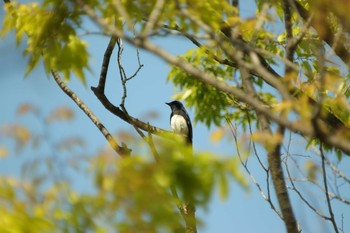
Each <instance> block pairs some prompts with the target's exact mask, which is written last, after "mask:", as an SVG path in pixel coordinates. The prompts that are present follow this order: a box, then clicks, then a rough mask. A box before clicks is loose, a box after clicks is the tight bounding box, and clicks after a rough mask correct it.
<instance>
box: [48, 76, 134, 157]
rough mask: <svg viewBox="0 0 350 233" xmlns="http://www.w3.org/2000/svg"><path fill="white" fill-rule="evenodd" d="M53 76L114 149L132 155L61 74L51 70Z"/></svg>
mask: <svg viewBox="0 0 350 233" xmlns="http://www.w3.org/2000/svg"><path fill="white" fill-rule="evenodd" d="M51 74H52V76H53V78H54V79H55V81H56V83H57V84H58V86H59V87H60V88H61V89H62V91H63V92H65V93H66V94H67V95H68V96H69V97H70V98H71V99H72V100H73V101H74V102H75V103H76V104H77V105H78V107H79V108H80V109H81V110H83V112H84V113H85V114H86V115H87V116H88V117H89V118H90V119H91V121H92V122H93V123H94V124H95V125H96V127H97V128H98V129H99V130H100V131H101V133H102V134H103V136H104V137H105V138H106V139H107V142H108V143H109V144H110V145H111V147H112V148H113V150H114V151H115V152H117V153H118V154H119V155H120V156H128V155H130V152H131V150H130V149H129V148H127V146H126V145H123V146H119V145H118V143H117V142H116V140H115V139H114V138H113V137H112V135H111V134H110V133H109V132H108V130H107V129H106V127H105V126H104V125H103V124H102V123H101V122H100V121H99V120H98V119H97V117H96V116H95V115H94V114H93V113H92V112H91V110H90V109H89V108H88V106H87V105H86V104H85V103H84V102H83V101H82V100H81V99H80V98H79V97H78V96H77V95H76V94H75V93H74V92H73V91H72V90H70V89H69V88H68V87H67V86H66V84H65V83H64V82H63V81H62V79H61V78H60V76H59V74H58V73H57V72H56V71H52V72H51Z"/></svg>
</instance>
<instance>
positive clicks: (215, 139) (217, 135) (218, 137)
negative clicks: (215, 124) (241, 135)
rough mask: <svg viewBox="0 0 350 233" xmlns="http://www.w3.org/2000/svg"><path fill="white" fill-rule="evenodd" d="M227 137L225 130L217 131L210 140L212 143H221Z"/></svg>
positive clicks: (219, 129)
mask: <svg viewBox="0 0 350 233" xmlns="http://www.w3.org/2000/svg"><path fill="white" fill-rule="evenodd" d="M224 135H225V130H224V129H223V128H218V129H216V130H215V131H214V132H213V133H211V135H210V140H211V141H212V142H219V141H220V140H221V139H222V138H223V137H224Z"/></svg>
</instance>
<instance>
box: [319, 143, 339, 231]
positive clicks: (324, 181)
mask: <svg viewBox="0 0 350 233" xmlns="http://www.w3.org/2000/svg"><path fill="white" fill-rule="evenodd" d="M320 152H321V159H322V174H323V184H324V190H325V195H326V200H327V206H328V211H329V215H330V219H329V221H331V223H332V225H333V228H334V231H335V232H336V233H339V230H338V226H337V223H336V221H335V219H334V213H333V210H332V204H331V200H330V198H329V195H328V184H327V174H326V166H325V160H324V158H325V156H324V153H323V148H322V144H320Z"/></svg>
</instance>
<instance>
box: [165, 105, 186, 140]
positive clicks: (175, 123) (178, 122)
mask: <svg viewBox="0 0 350 233" xmlns="http://www.w3.org/2000/svg"><path fill="white" fill-rule="evenodd" d="M166 104H167V105H169V106H170V108H171V115H170V125H171V128H172V130H173V131H174V132H175V133H177V134H179V135H182V136H183V137H184V138H185V139H186V142H187V143H188V144H192V124H191V119H190V117H189V116H188V113H187V111H186V109H185V107H184V106H183V104H182V103H181V102H179V101H177V100H175V101H172V102H170V103H166Z"/></svg>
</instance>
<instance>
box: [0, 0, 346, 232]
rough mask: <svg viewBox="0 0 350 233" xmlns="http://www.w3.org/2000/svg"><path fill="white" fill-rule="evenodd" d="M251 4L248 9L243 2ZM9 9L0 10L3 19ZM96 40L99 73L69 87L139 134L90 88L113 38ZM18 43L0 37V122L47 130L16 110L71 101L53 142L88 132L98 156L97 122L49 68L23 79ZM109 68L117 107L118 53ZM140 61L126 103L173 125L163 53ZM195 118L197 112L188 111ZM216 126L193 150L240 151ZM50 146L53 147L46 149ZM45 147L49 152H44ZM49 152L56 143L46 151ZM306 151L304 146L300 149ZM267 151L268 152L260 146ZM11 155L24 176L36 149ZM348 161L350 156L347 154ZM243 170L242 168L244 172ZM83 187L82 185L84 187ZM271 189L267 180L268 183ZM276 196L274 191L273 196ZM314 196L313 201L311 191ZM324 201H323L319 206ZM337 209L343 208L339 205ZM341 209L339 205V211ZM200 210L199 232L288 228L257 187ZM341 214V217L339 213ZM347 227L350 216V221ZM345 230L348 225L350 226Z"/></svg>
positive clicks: (5, 167) (14, 171)
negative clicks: (69, 114) (218, 137)
mask: <svg viewBox="0 0 350 233" xmlns="http://www.w3.org/2000/svg"><path fill="white" fill-rule="evenodd" d="M243 8H245V7H243ZM244 10H245V13H246V14H247V15H249V14H252V15H253V14H254V10H253V8H252V7H251V6H249V4H248V3H247V6H246V8H245V9H244ZM2 14H3V11H2V10H1V13H0V16H2ZM83 38H84V39H86V40H87V42H88V44H89V51H90V53H91V62H90V65H91V68H92V71H93V73H92V74H88V75H87V83H88V84H87V86H86V87H84V86H83V85H82V84H81V83H80V82H79V81H77V80H76V79H75V78H72V80H71V81H70V82H69V87H70V88H71V89H72V90H73V91H75V92H76V93H77V94H78V95H79V97H80V98H81V99H82V100H83V101H84V102H85V103H86V104H87V105H88V106H89V108H90V109H91V110H92V111H93V112H94V113H95V114H96V116H97V117H98V118H99V119H100V120H101V122H102V123H103V124H104V125H105V126H106V127H107V129H108V130H109V131H110V132H112V133H116V132H120V131H133V128H132V127H131V126H129V125H127V124H126V123H124V122H123V121H122V120H120V119H118V118H116V117H115V116H114V115H112V114H111V113H110V112H108V111H107V110H105V109H104V107H103V106H102V105H101V103H100V102H99V101H98V100H97V98H96V97H95V96H94V95H93V93H92V92H91V91H90V86H96V85H97V82H98V75H99V71H100V67H101V62H102V58H103V53H104V51H105V48H106V45H107V43H108V38H104V37H102V36H97V35H90V36H85V37H83ZM156 42H157V43H159V45H160V46H162V47H164V48H166V49H167V50H168V51H170V52H172V53H174V54H181V53H183V52H185V51H186V50H187V49H189V48H192V44H191V43H188V42H186V41H185V40H184V39H182V38H173V39H166V40H157V41H156ZM22 48H23V44H22V45H20V47H19V48H16V46H15V43H14V39H13V36H9V37H7V38H5V39H4V40H0V54H1V56H0V66H1V70H0V106H1V110H0V126H1V125H6V124H10V123H14V122H19V123H22V124H24V125H28V126H30V128H31V129H32V130H34V131H38V132H40V131H41V130H43V129H42V128H41V127H42V125H41V124H40V123H39V122H38V121H37V120H36V119H35V118H34V117H31V116H26V117H19V116H16V110H17V107H18V106H19V105H20V104H22V103H31V104H34V105H36V106H38V107H39V108H40V110H41V111H42V112H43V115H47V114H48V113H50V112H51V111H52V110H54V109H56V108H57V107H59V106H70V107H71V108H72V109H74V112H75V114H76V116H75V118H74V120H73V122H71V123H67V124H63V125H53V127H50V129H49V130H50V132H49V134H50V135H51V137H52V138H51V140H52V141H57V140H59V139H60V138H64V137H66V136H72V135H84V138H85V140H86V141H87V143H86V144H85V146H84V150H83V151H81V152H84V151H85V153H88V154H93V153H96V152H97V151H98V150H99V149H100V148H101V147H104V146H105V145H106V141H105V138H104V137H103V136H102V134H101V133H100V132H99V130H98V129H97V128H96V127H95V126H94V125H93V123H92V122H91V121H90V120H89V119H88V117H87V116H86V115H85V114H83V113H82V111H81V110H80V109H79V108H78V107H77V106H76V105H75V104H74V103H73V101H72V100H71V99H69V98H68V97H67V96H66V95H65V94H64V93H63V92H62V91H61V90H60V89H59V87H58V86H57V84H56V83H55V81H54V80H53V79H52V78H51V77H47V76H46V74H45V72H44V71H43V69H42V67H39V68H37V69H35V70H34V72H33V73H31V74H30V75H29V76H28V77H27V78H24V72H25V67H26V60H25V58H23V57H22V55H21V49H22ZM124 54H125V58H124V60H123V62H124V65H125V67H126V71H127V72H128V73H129V74H130V73H133V72H134V69H135V58H136V51H135V49H134V48H132V47H129V46H128V45H126V47H125V52H124ZM112 57H113V58H112V60H111V65H110V70H109V73H108V83H107V95H108V98H109V99H110V100H111V101H112V102H113V103H115V104H119V102H120V97H121V87H120V80H119V76H118V71H117V69H116V68H117V67H116V57H115V54H114V55H113V56H112ZM140 59H141V62H142V63H143V64H144V67H143V68H142V70H141V71H140V72H139V74H138V76H137V77H136V78H134V79H133V80H131V81H130V82H129V83H128V98H127V102H126V107H127V109H128V111H129V113H130V114H131V115H132V116H134V117H137V118H140V119H143V117H144V116H145V115H146V114H147V113H148V112H157V113H158V115H159V116H158V117H157V118H154V119H149V121H150V123H151V124H153V125H155V126H158V127H161V128H164V129H169V128H170V126H169V114H170V109H169V107H168V106H167V105H165V102H168V101H169V100H171V97H172V95H173V94H174V88H173V86H172V84H171V83H168V82H167V81H166V77H167V74H168V72H169V70H170V67H169V66H168V65H167V64H166V63H164V62H163V61H162V60H160V59H159V58H157V57H155V56H153V55H152V54H150V53H148V52H146V51H142V50H141V51H140ZM188 111H189V114H190V116H191V117H192V118H193V113H192V111H191V109H188ZM210 134H211V130H208V129H207V128H206V127H205V126H204V125H202V124H196V125H195V126H194V148H195V150H197V151H212V152H215V153H218V154H224V155H230V156H232V155H235V154H236V151H235V148H234V146H233V145H232V142H228V141H227V140H224V142H222V143H220V144H213V143H212V142H211V141H210V139H209V138H210ZM1 144H5V145H9V146H13V143H12V142H10V141H8V140H4V138H2V137H1V136H0V145H1ZM46 147H48V146H46ZM44 150H45V149H44ZM46 150H47V151H50V148H46ZM298 150H301V151H302V150H303V148H300V149H297V150H296V151H298ZM260 152H261V153H264V152H263V151H260ZM10 153H11V156H9V157H8V158H4V159H1V162H0V174H11V175H18V172H19V166H18V164H20V163H23V161H25V160H26V159H28V156H32V154H30V150H24V151H23V152H22V155H21V156H16V155H15V154H16V153H15V151H14V150H11V151H10ZM345 162H346V163H348V162H349V161H348V159H347V158H345ZM250 166H251V170H252V171H254V175H255V176H256V178H257V179H258V180H259V181H260V182H261V183H264V178H265V175H264V173H263V171H262V170H261V168H260V167H259V166H258V165H257V163H256V161H255V160H254V159H252V161H251V164H250ZM242 171H243V169H242ZM74 182H75V184H76V185H77V186H76V187H77V188H78V189H79V188H81V189H83V187H82V186H83V185H82V184H83V183H80V177H77V178H76V179H75V180H74ZM79 185H80V186H81V187H80V186H79ZM263 186H264V185H263ZM273 196H274V195H273ZM292 196H293V204H294V206H295V207H296V208H295V213H296V215H297V217H298V219H299V220H300V221H301V224H302V226H303V233H307V232H310V233H311V232H331V231H328V230H329V229H330V228H329V226H328V224H327V226H325V225H322V224H321V223H320V222H319V221H318V220H317V218H315V215H314V214H312V213H310V211H309V210H308V209H307V208H306V207H302V206H301V202H300V200H299V199H297V198H294V197H295V195H292ZM310 199H313V197H312V195H311V196H310ZM319 205H320V206H322V205H323V203H320V204H319ZM336 207H337V205H336ZM337 208H340V209H339V210H340V211H337V213H342V212H343V213H344V219H345V220H346V219H349V217H350V211H349V208H345V207H344V206H343V205H340V206H339V207H337ZM337 210H338V209H337ZM198 214H199V215H201V216H202V217H203V220H204V222H205V228H204V229H202V230H200V232H203V233H204V232H205V233H212V232H243V233H254V232H260V233H279V232H285V229H284V225H283V222H282V221H281V220H280V219H279V217H278V216H277V215H276V214H275V213H274V212H273V211H272V210H271V209H270V207H269V205H268V203H267V202H266V201H264V200H263V199H262V198H261V196H260V194H259V192H258V190H257V189H256V187H255V186H253V184H251V188H250V190H249V191H245V190H243V188H241V187H240V186H238V185H237V184H236V183H233V184H232V185H231V190H230V195H229V198H228V200H226V201H222V200H220V198H219V197H218V195H216V196H215V197H214V198H213V200H212V201H211V204H210V206H209V208H208V210H198ZM337 217H338V218H339V216H337ZM345 226H346V221H345ZM345 229H346V228H345Z"/></svg>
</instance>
